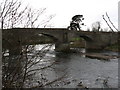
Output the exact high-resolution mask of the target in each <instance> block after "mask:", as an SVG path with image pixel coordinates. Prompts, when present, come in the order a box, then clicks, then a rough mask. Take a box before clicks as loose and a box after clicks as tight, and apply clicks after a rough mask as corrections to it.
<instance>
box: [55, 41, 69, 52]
mask: <svg viewBox="0 0 120 90" xmlns="http://www.w3.org/2000/svg"><path fill="white" fill-rule="evenodd" d="M55 51H56V52H69V51H70V45H69V43H59V42H57V43H56V44H55Z"/></svg>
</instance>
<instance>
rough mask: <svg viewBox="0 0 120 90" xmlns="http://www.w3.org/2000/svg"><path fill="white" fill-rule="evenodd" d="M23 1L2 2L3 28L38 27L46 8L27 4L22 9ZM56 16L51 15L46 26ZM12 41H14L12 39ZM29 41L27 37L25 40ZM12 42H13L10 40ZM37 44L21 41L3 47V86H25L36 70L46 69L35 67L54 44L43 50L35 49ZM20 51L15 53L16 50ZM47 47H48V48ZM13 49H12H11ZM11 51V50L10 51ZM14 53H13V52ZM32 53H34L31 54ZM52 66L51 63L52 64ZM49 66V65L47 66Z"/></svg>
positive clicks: (0, 21)
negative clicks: (16, 44)
mask: <svg viewBox="0 0 120 90" xmlns="http://www.w3.org/2000/svg"><path fill="white" fill-rule="evenodd" d="M21 5H22V4H21V2H18V1H14V0H5V1H3V2H2V3H1V12H0V23H1V29H3V30H4V29H8V28H16V27H24V28H35V27H36V28H37V27H39V25H40V23H39V22H38V21H39V19H40V15H42V14H43V12H44V11H45V10H46V8H43V9H41V10H33V9H32V8H28V6H26V7H25V8H24V9H21V7H22V6H21ZM53 17H54V15H51V16H50V17H49V18H48V19H46V20H45V21H44V23H43V24H44V25H45V27H46V26H47V23H48V22H50V20H51V19H52V18H53ZM12 41H14V40H13V39H12ZM24 41H27V38H26V39H25V40H24ZM10 43H12V42H11V41H10ZM10 47H11V46H10ZM34 47H35V45H22V44H21V41H20V42H19V44H18V46H15V47H14V45H13V48H12V47H11V48H10V49H9V50H6V49H4V48H3V50H2V53H3V54H2V58H3V60H2V64H3V76H2V78H3V87H4V88H11V87H12V88H13V87H14V88H17V87H24V84H25V81H26V80H27V79H28V80H29V78H30V77H31V75H34V74H35V71H37V70H41V69H45V67H43V68H33V67H34V66H35V65H37V64H38V63H39V62H40V61H41V59H42V58H43V57H44V56H45V55H46V53H47V52H48V51H49V50H50V48H51V47H52V44H48V45H45V46H44V47H43V48H42V49H41V50H39V51H35V49H34ZM19 48H20V51H19V52H18V53H17V55H15V53H16V52H15V53H13V52H14V51H16V50H18V49H19ZM46 48H47V49H46ZM14 49H15V50H14ZM11 50H12V51H11ZM10 51H11V52H10ZM7 53H9V55H7ZM11 53H12V54H11ZM31 54H32V55H31ZM50 66H51V65H50ZM47 67H49V66H47Z"/></svg>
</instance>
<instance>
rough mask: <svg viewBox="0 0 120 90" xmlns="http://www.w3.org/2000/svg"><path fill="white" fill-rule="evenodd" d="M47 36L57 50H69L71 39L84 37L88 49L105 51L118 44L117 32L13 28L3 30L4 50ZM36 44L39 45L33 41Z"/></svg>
mask: <svg viewBox="0 0 120 90" xmlns="http://www.w3.org/2000/svg"><path fill="white" fill-rule="evenodd" d="M40 34H43V35H46V36H48V37H50V38H52V39H53V40H54V43H55V50H56V51H63V50H68V49H69V48H70V47H69V44H70V42H71V38H75V37H82V38H83V39H85V41H86V46H85V47H86V49H92V50H93V49H94V50H95V49H104V48H105V47H106V46H109V45H112V44H115V43H117V41H118V33H117V32H93V31H72V30H67V29H66V28H13V29H3V30H2V42H3V45H2V46H3V48H7V47H12V46H17V45H19V44H27V42H29V41H32V39H33V37H34V36H36V37H37V38H39V35H40ZM33 40H34V43H38V41H37V40H35V39H33Z"/></svg>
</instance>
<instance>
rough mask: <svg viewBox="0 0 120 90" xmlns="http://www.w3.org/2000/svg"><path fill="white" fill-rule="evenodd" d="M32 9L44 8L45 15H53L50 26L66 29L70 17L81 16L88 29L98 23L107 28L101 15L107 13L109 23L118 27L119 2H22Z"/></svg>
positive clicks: (35, 0)
mask: <svg viewBox="0 0 120 90" xmlns="http://www.w3.org/2000/svg"><path fill="white" fill-rule="evenodd" d="M23 2H24V3H27V4H29V6H31V7H33V8H34V9H40V8H46V9H47V10H46V15H51V14H55V17H54V18H53V19H52V20H51V21H50V23H51V24H52V26H54V27H58V28H66V27H67V26H69V23H70V21H71V18H72V16H74V15H76V14H82V15H83V16H84V18H85V20H84V23H85V24H86V25H87V26H84V27H83V28H88V27H89V28H90V27H91V25H92V23H94V22H96V21H100V22H101V23H102V26H103V27H104V28H105V27H107V25H106V23H105V21H104V20H103V19H102V15H105V13H106V12H107V13H108V15H109V17H110V19H111V21H112V22H113V23H114V24H115V26H116V27H118V2H119V0H23Z"/></svg>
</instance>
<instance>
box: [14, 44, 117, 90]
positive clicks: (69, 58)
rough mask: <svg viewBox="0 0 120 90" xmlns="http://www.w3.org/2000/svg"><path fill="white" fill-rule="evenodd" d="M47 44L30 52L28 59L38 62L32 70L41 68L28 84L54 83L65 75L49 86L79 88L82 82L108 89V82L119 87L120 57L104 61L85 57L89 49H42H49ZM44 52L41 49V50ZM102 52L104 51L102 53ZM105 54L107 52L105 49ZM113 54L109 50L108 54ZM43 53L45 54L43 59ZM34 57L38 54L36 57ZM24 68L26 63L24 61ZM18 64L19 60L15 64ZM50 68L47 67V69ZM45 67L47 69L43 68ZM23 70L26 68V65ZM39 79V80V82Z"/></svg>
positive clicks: (35, 47) (93, 86)
mask: <svg viewBox="0 0 120 90" xmlns="http://www.w3.org/2000/svg"><path fill="white" fill-rule="evenodd" d="M44 46H47V44H45V45H36V46H34V49H32V51H31V52H29V53H27V58H28V59H27V60H28V61H29V60H30V61H34V62H37V61H39V62H38V63H37V64H35V65H34V66H32V67H31V68H29V70H33V69H39V70H37V71H35V75H34V76H32V77H29V78H28V80H27V81H26V84H25V87H31V86H36V85H39V84H41V83H40V82H42V83H43V84H46V83H48V82H52V81H54V80H56V79H58V78H60V77H62V76H63V75H64V76H65V77H64V78H60V80H57V81H56V82H54V83H53V84H51V85H47V86H46V87H67V88H75V87H77V85H78V83H80V82H81V81H82V82H83V84H84V85H86V86H88V87H90V88H104V81H105V80H107V81H108V83H107V84H108V85H109V86H110V87H113V88H114V87H117V84H118V72H117V71H118V60H117V59H114V60H112V59H111V60H110V61H104V62H103V61H101V60H98V59H90V58H87V57H85V55H84V54H81V53H85V52H86V51H85V49H83V48H82V49H77V50H78V51H79V52H77V53H60V52H55V51H54V45H53V46H52V47H51V48H50V49H49V51H47V52H46V53H43V52H42V51H41V49H42V48H44V50H43V51H46V50H48V48H49V47H46V48H45V47H44ZM40 51H41V52H40ZM101 53H102V52H101ZM104 53H105V52H104ZM108 54H109V53H108ZM41 55H42V56H44V57H42V58H41ZM33 56H34V57H33ZM21 63H22V64H21V65H22V67H23V66H24V65H25V62H23V61H22V62H21ZM14 64H15V63H14ZM44 67H46V68H44ZM40 68H43V69H40ZM22 71H24V70H23V68H22ZM38 82H39V83H38Z"/></svg>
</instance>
